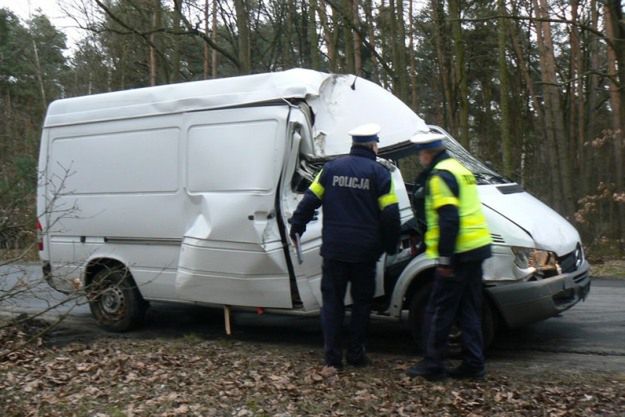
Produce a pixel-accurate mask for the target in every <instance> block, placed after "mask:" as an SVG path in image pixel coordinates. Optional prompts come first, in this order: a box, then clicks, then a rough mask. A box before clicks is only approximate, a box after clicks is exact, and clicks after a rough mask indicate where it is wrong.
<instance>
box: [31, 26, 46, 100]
mask: <svg viewBox="0 0 625 417" xmlns="http://www.w3.org/2000/svg"><path fill="white" fill-rule="evenodd" d="M32 41H33V42H32V43H33V56H34V57H35V68H36V69H37V84H38V85H39V93H40V94H41V109H42V110H43V111H44V112H45V111H46V107H47V106H48V99H47V97H46V88H45V86H44V84H43V69H42V68H41V61H40V60H39V48H38V47H37V42H35V39H34V38H33V40H32Z"/></svg>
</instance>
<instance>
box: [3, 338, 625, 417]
mask: <svg viewBox="0 0 625 417" xmlns="http://www.w3.org/2000/svg"><path fill="white" fill-rule="evenodd" d="M21 337H25V335H20V334H17V333H10V334H9V333H7V332H6V331H4V332H0V346H1V348H0V349H5V352H9V351H8V349H9V347H10V346H17V345H18V344H19V343H20V341H19V339H20V338H21ZM196 339H197V340H195V339H194V340H193V341H191V342H189V340H159V339H150V340H142V341H130V340H126V339H123V338H111V339H107V338H102V339H99V340H97V341H95V342H93V343H91V344H88V345H87V344H80V343H73V344H70V345H66V346H60V347H53V346H49V347H46V346H45V345H44V346H39V347H38V346H37V345H36V344H35V345H27V346H26V347H25V348H24V349H21V350H19V351H17V352H10V354H7V355H5V356H4V359H3V360H2V361H0V415H2V416H3V417H18V416H20V417H22V416H46V417H57V416H58V417H61V416H62V417H66V416H67V417H73V416H76V417H83V416H84V417H87V416H88V417H95V416H100V417H121V416H125V417H143V416H150V417H152V416H156V417H180V416H182V417H187V416H202V417H210V416H215V417H223V416H235V417H255V416H272V417H298V416H356V415H371V416H406V417H408V416H410V417H414V416H463V417H478V416H486V415H488V416H496V417H504V416H515V417H516V416H545V417H577V416H620V415H622V410H625V397H624V394H623V393H624V392H625V389H624V388H625V381H624V380H623V379H622V378H621V379H614V380H613V379H610V376H604V375H595V376H594V378H595V380H592V381H591V380H590V379H589V378H588V375H585V378H579V377H576V376H572V377H570V378H568V379H567V378H566V377H562V378H556V379H554V378H553V377H551V376H550V377H544V378H541V376H540V375H535V376H534V377H532V378H529V377H528V376H518V375H511V376H510V375H497V376H489V377H488V378H487V379H486V381H484V382H480V383H475V382H457V381H445V382H442V383H435V384H433V383H428V382H425V381H423V380H420V379H410V378H407V377H405V376H404V375H403V370H404V369H405V368H406V366H407V364H406V363H404V362H402V361H400V360H396V359H392V358H384V357H376V358H375V364H376V365H375V366H373V367H369V368H366V369H354V368H349V367H348V368H346V369H345V370H343V371H340V372H337V371H336V369H334V368H326V367H323V366H321V365H320V362H321V352H320V351H319V352H312V353H311V352H302V351H300V350H298V349H289V348H286V347H284V346H281V347H280V348H277V347H275V346H271V345H258V344H254V343H252V342H249V343H232V342H231V341H230V340H228V339H221V340H212V341H202V340H201V339H199V338H196ZM596 378H599V381H600V382H599V383H598V382H597V380H596ZM601 381H602V382H601Z"/></svg>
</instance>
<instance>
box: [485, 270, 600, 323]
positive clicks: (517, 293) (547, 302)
mask: <svg viewBox="0 0 625 417" xmlns="http://www.w3.org/2000/svg"><path fill="white" fill-rule="evenodd" d="M589 270H590V267H589V265H588V262H586V261H584V262H583V263H582V265H581V266H580V268H579V269H578V270H577V271H575V272H571V273H566V274H560V275H557V276H555V277H550V278H545V279H542V280H537V281H523V282H514V283H503V282H502V283H493V284H494V285H493V286H490V287H487V288H486V291H487V292H488V293H489V294H490V296H491V299H492V301H493V302H494V303H495V305H496V307H497V309H498V310H499V313H500V314H501V317H502V318H503V319H504V321H505V323H506V324H507V325H508V326H510V327H518V326H523V325H525V324H529V323H533V322H537V321H540V320H544V319H546V318H549V317H553V316H556V315H558V314H559V313H561V312H563V311H565V310H568V309H569V308H571V307H573V306H574V305H575V304H577V303H578V302H579V301H580V300H584V299H586V296H587V295H588V292H589V291H590V275H589Z"/></svg>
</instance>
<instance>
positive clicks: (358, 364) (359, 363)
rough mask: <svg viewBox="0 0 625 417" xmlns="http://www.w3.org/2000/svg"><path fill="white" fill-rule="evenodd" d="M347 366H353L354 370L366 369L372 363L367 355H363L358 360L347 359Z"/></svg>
mask: <svg viewBox="0 0 625 417" xmlns="http://www.w3.org/2000/svg"><path fill="white" fill-rule="evenodd" d="M346 361H347V364H348V365H351V366H353V367H354V368H364V367H366V366H369V365H370V364H371V361H370V360H369V358H368V357H367V356H366V355H362V356H361V357H359V358H357V359H353V358H349V357H348V358H347V359H346Z"/></svg>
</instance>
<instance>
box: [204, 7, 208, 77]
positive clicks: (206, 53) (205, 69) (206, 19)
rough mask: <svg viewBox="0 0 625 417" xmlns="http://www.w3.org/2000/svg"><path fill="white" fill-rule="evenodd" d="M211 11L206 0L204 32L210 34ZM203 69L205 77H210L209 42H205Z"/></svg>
mask: <svg viewBox="0 0 625 417" xmlns="http://www.w3.org/2000/svg"><path fill="white" fill-rule="evenodd" d="M209 16H210V13H209V12H208V0H204V33H206V35H208V18H209ZM203 64H204V65H203V69H204V79H205V80H207V79H208V72H209V68H210V48H209V46H208V43H206V42H204V61H203Z"/></svg>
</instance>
